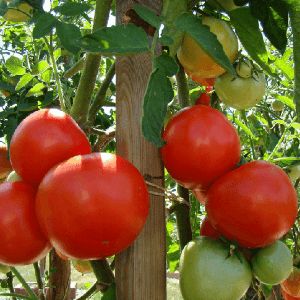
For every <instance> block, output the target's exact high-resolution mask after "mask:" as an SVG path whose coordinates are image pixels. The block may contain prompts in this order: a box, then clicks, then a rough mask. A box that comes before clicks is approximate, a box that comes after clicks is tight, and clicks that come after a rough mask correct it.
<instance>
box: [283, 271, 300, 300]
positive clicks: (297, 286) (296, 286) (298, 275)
mask: <svg viewBox="0 0 300 300" xmlns="http://www.w3.org/2000/svg"><path fill="white" fill-rule="evenodd" d="M280 286H281V289H282V290H284V291H285V292H286V293H287V294H289V295H291V296H292V297H295V298H300V269H298V268H296V267H293V269H292V272H291V274H290V276H289V277H288V278H286V279H285V280H284V281H282V282H281V283H280Z"/></svg>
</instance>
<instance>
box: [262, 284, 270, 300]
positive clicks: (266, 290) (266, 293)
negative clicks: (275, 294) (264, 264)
mask: <svg viewBox="0 0 300 300" xmlns="http://www.w3.org/2000/svg"><path fill="white" fill-rule="evenodd" d="M259 287H260V290H261V291H262V292H263V294H264V296H265V297H266V299H267V298H269V296H270V294H271V291H272V288H273V286H272V285H266V284H263V283H260V285H259Z"/></svg>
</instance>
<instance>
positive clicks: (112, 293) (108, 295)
mask: <svg viewBox="0 0 300 300" xmlns="http://www.w3.org/2000/svg"><path fill="white" fill-rule="evenodd" d="M101 300H116V285H115V283H113V284H112V285H111V286H110V287H109V288H108V289H107V290H106V292H105V293H104V295H103V296H102V298H101Z"/></svg>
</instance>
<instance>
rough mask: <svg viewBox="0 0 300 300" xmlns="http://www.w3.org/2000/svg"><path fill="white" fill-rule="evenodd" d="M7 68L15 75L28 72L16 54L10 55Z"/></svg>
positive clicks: (6, 64)
mask: <svg viewBox="0 0 300 300" xmlns="http://www.w3.org/2000/svg"><path fill="white" fill-rule="evenodd" d="M5 66H6V68H7V69H8V70H9V71H10V72H11V73H12V75H13V76H15V75H23V74H25V72H26V69H25V68H24V67H23V66H22V61H21V60H20V59H19V58H18V57H16V56H10V57H9V58H8V59H7V61H6V63H5Z"/></svg>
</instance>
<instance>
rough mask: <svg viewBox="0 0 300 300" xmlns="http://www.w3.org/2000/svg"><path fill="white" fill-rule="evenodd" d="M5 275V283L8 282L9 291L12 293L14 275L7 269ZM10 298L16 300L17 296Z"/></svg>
mask: <svg viewBox="0 0 300 300" xmlns="http://www.w3.org/2000/svg"><path fill="white" fill-rule="evenodd" d="M6 276H7V284H8V288H9V291H10V293H11V294H14V293H15V290H14V285H13V280H14V277H13V274H12V272H11V271H9V272H8V273H6ZM12 300H17V298H16V297H12Z"/></svg>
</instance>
